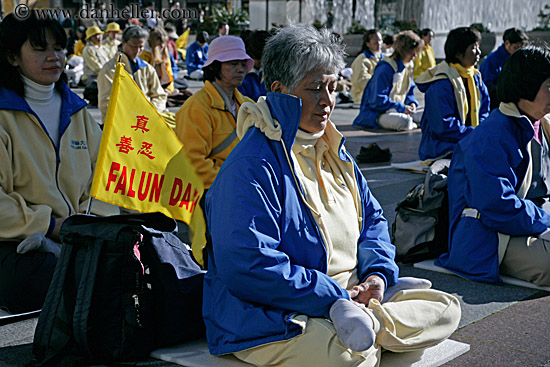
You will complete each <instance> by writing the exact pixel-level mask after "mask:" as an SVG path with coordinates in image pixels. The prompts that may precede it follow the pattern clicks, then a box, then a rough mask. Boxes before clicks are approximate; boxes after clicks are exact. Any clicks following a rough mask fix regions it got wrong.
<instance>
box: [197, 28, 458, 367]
mask: <svg viewBox="0 0 550 367" xmlns="http://www.w3.org/2000/svg"><path fill="white" fill-rule="evenodd" d="M263 65H264V68H265V69H264V71H265V78H266V79H265V80H266V85H267V86H268V88H269V89H270V92H268V94H267V97H265V98H264V97H261V98H260V99H259V101H258V102H257V103H255V104H254V103H250V102H248V103H243V105H242V106H241V109H240V110H239V115H238V119H237V134H238V136H239V138H240V139H241V141H240V142H239V144H238V145H237V146H236V147H235V149H234V150H233V151H232V152H231V154H230V155H229V157H228V159H227V160H226V161H225V162H224V164H223V166H222V167H221V169H220V171H219V173H218V175H217V177H216V180H215V181H214V183H213V184H212V186H211V187H210V189H209V190H208V193H207V195H206V211H207V219H208V227H209V230H210V234H211V236H212V247H211V248H210V250H209V256H208V258H209V260H208V264H209V265H208V272H207V273H206V276H205V281H204V303H203V316H204V320H205V325H206V328H207V340H208V345H209V349H210V352H211V353H212V354H215V355H221V354H228V353H233V355H234V356H236V357H237V358H238V359H240V360H243V361H245V362H248V363H251V364H253V365H262V366H265V365H279V366H281V365H284V366H319V367H320V366H327V367H328V366H374V365H377V364H378V363H379V359H380V356H381V350H382V348H384V349H389V350H395V351H405V350H418V349H421V348H424V347H428V346H430V345H434V344H436V343H439V342H440V341H441V340H443V339H444V338H446V337H447V336H449V335H450V334H451V333H452V332H453V330H454V329H455V328H456V327H457V325H458V321H459V319H460V306H459V304H458V303H457V301H456V298H454V297H453V296H451V295H448V294H446V293H444V292H440V291H437V290H433V289H428V288H429V287H430V283H429V281H426V280H423V279H416V278H398V276H399V268H398V267H397V265H396V263H395V261H394V256H395V247H394V246H393V245H392V244H391V243H390V239H389V236H388V228H387V222H386V220H385V219H384V217H383V215H382V209H381V207H380V204H379V203H378V202H377V201H376V199H375V198H374V197H373V196H372V194H371V192H370V191H369V188H368V186H367V182H366V180H365V178H364V177H363V175H362V174H361V172H360V170H359V169H358V167H357V165H356V164H355V162H354V161H353V158H352V157H351V155H350V154H349V153H348V152H347V150H346V149H345V147H344V145H343V143H344V139H343V136H342V135H341V134H340V133H339V132H338V131H337V130H336V128H335V126H334V124H333V123H332V122H331V121H330V120H329V117H330V114H331V112H332V110H333V108H334V105H335V100H336V93H335V92H336V84H337V75H338V71H339V70H340V69H341V68H342V66H343V65H344V61H343V49H342V46H341V44H340V43H338V42H337V41H336V39H335V38H334V37H333V36H332V35H331V33H330V32H329V31H328V30H326V29H322V30H319V31H318V30H316V29H315V28H314V27H312V26H308V25H293V26H288V27H285V28H283V29H281V30H280V31H279V33H277V34H276V35H274V36H273V37H272V38H270V39H269V40H268V42H267V44H266V47H265V50H264V53H263ZM403 289H406V290H403ZM401 290H403V291H401ZM352 299H353V301H354V302H352ZM405 325H406V326H405Z"/></svg>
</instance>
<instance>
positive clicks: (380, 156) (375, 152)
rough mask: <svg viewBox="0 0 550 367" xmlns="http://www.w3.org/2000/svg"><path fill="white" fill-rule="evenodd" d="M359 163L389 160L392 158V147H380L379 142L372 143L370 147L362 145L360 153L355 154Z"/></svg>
mask: <svg viewBox="0 0 550 367" xmlns="http://www.w3.org/2000/svg"><path fill="white" fill-rule="evenodd" d="M355 159H356V160H357V162H359V163H377V162H389V161H390V159H391V152H390V148H384V149H382V148H380V147H379V146H378V144H376V143H372V144H371V145H369V146H368V147H366V148H365V147H361V150H360V151H359V154H357V155H356V156H355Z"/></svg>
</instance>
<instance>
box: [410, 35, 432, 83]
mask: <svg viewBox="0 0 550 367" xmlns="http://www.w3.org/2000/svg"><path fill="white" fill-rule="evenodd" d="M420 37H421V38H422V40H423V41H424V48H423V49H422V50H421V51H420V52H419V53H418V56H416V59H414V70H413V79H414V81H416V78H418V77H419V76H420V75H422V74H424V72H425V71H426V70H428V69H429V68H433V67H434V66H435V56H434V50H433V48H432V46H430V44H431V42H432V39H433V38H434V32H433V31H432V30H431V29H430V28H425V29H423V30H421V31H420Z"/></svg>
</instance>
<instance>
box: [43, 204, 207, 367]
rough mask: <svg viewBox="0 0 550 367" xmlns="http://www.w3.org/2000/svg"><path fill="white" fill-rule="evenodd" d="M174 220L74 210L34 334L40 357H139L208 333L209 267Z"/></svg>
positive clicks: (49, 361)
mask: <svg viewBox="0 0 550 367" xmlns="http://www.w3.org/2000/svg"><path fill="white" fill-rule="evenodd" d="M175 228H176V223H175V221H174V220H172V219H170V218H168V217H166V216H164V215H163V214H160V213H154V214H138V215H124V216H122V215H121V216H112V217H94V216H87V215H74V216H71V217H70V218H68V219H67V220H66V221H65V222H64V223H63V226H62V227H61V231H60V237H61V240H62V243H63V247H62V251H61V255H60V257H59V260H58V263H57V266H56V269H55V272H54V275H53V279H52V283H51V285H50V288H49V290H48V294H47V296H46V300H45V303H44V307H43V309H42V312H41V314H40V318H39V320H38V325H37V328H36V331H35V335H34V343H33V353H34V355H35V358H36V359H37V361H38V362H39V363H40V364H42V365H44V366H55V365H57V364H58V363H59V361H61V360H62V359H64V358H65V357H66V356H69V355H72V356H82V357H84V358H85V359H88V360H90V361H98V362H113V361H135V360H139V359H142V358H145V357H147V356H148V355H149V353H150V352H151V351H152V350H153V349H156V348H160V347H164V346H168V345H173V344H178V343H182V342H185V341H188V340H192V339H197V338H201V337H204V334H205V329H204V323H203V320H202V283H203V277H204V271H203V270H201V269H200V267H199V266H198V265H197V264H196V263H195V262H194V261H193V259H192V257H191V254H190V249H189V248H188V246H187V245H185V244H184V243H183V242H181V241H180V240H179V239H178V237H176V236H175V235H174V234H173V233H172V232H173V231H174V229H175Z"/></svg>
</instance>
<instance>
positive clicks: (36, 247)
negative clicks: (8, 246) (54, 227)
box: [17, 232, 61, 257]
mask: <svg viewBox="0 0 550 367" xmlns="http://www.w3.org/2000/svg"><path fill="white" fill-rule="evenodd" d="M30 251H38V252H51V253H53V254H54V255H55V257H59V254H60V253H61V244H60V243H57V242H55V241H53V240H51V239H49V238H48V237H46V236H45V235H44V234H43V233H40V232H36V233H33V234H31V235H30V236H29V237H27V238H25V239H24V240H23V241H21V243H20V244H19V245H18V246H17V253H18V254H24V253H26V252H30Z"/></svg>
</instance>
